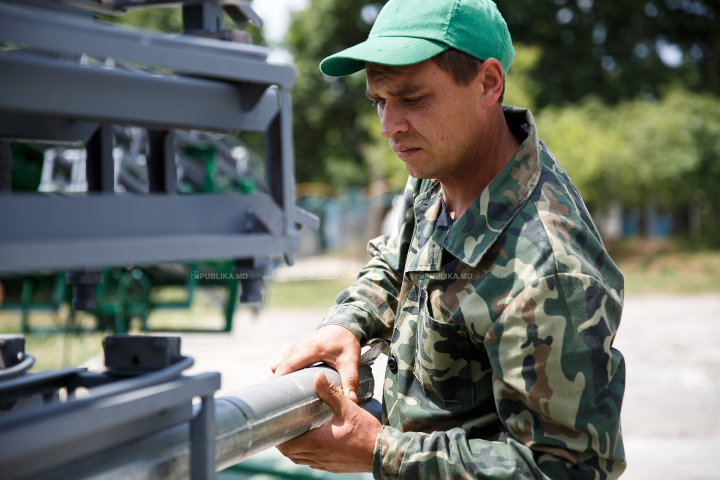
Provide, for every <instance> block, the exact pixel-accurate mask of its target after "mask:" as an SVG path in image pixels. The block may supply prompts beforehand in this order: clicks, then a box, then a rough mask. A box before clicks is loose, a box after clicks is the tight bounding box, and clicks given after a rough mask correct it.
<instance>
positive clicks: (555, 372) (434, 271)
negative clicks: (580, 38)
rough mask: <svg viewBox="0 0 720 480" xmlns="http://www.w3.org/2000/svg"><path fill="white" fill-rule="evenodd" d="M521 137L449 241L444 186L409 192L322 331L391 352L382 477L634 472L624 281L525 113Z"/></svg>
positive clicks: (379, 454)
mask: <svg viewBox="0 0 720 480" xmlns="http://www.w3.org/2000/svg"><path fill="white" fill-rule="evenodd" d="M504 113H505V117H506V120H507V122H508V125H509V126H510V128H511V130H513V132H514V133H515V134H516V135H517V136H518V137H519V138H524V141H523V142H522V144H521V145H520V148H519V149H518V150H517V152H516V153H515V155H514V156H513V157H512V158H511V159H510V161H509V162H508V164H507V165H506V166H505V168H504V169H503V170H502V171H501V172H500V174H499V175H498V176H497V177H496V178H495V179H494V180H493V181H492V182H491V184H490V185H489V186H488V187H487V188H486V189H485V190H484V191H483V192H482V193H481V194H480V196H479V197H478V198H477V199H476V200H475V201H474V203H473V204H472V205H471V206H470V208H469V209H468V210H467V211H466V212H465V213H464V214H463V215H462V216H461V217H460V218H459V219H457V221H456V222H455V223H454V224H452V225H451V226H450V227H449V228H448V226H447V225H444V223H445V222H438V221H437V220H438V215H439V213H440V211H441V208H442V202H441V197H442V191H441V187H440V184H439V183H437V182H434V181H432V180H418V179H415V178H410V179H409V181H408V185H407V188H406V190H405V204H404V207H405V208H404V210H405V217H404V218H403V219H402V220H401V222H400V225H399V228H398V229H397V230H396V232H395V233H394V234H393V235H391V236H389V237H380V238H377V239H375V240H372V241H371V242H370V244H369V252H370V254H371V256H372V259H371V261H370V262H369V263H368V264H367V266H366V267H365V268H364V269H363V270H362V271H361V272H360V275H359V276H358V279H357V280H356V282H355V283H354V284H353V285H352V286H351V287H350V288H348V289H347V290H346V291H344V292H342V293H341V294H340V295H339V296H338V299H337V303H338V304H337V306H335V307H333V308H332V309H331V310H330V313H329V315H328V316H327V317H326V318H325V319H324V320H323V322H322V323H321V325H320V326H321V327H322V326H324V325H328V324H338V325H342V326H345V327H346V328H348V329H350V330H351V331H352V332H353V333H354V334H355V335H356V336H357V337H358V338H359V339H360V342H361V344H363V345H365V344H367V343H368V342H369V341H371V340H372V339H376V338H380V339H386V341H387V343H388V344H389V352H388V353H389V356H390V357H392V358H391V360H390V361H389V362H388V363H389V365H390V366H392V363H393V362H392V360H393V359H394V360H395V362H396V364H397V369H396V370H395V371H393V370H391V368H390V366H389V367H388V369H387V370H386V376H385V383H384V395H383V424H384V426H383V428H382V430H381V432H380V434H379V435H378V439H377V442H376V446H375V453H374V461H373V470H374V471H373V474H374V476H375V478H378V479H380V478H388V479H393V478H408V479H409V478H412V479H416V478H417V479H425V478H427V479H450V478H462V479H470V478H489V479H510V478H512V479H517V478H551V479H565V478H574V479H583V480H585V479H613V478H617V477H619V476H620V474H621V473H622V472H623V470H624V469H625V455H624V451H623V445H622V438H621V431H620V406H621V402H622V397H623V390H624V383H625V367H624V361H623V357H622V355H621V354H620V352H618V351H617V350H615V349H614V348H613V347H612V342H613V339H614V337H615V334H616V332H617V328H618V324H619V322H620V315H621V311H622V302H623V277H622V274H621V273H620V271H619V270H618V269H617V267H616V266H615V264H614V263H613V262H612V260H611V259H610V257H609V256H608V254H607V252H606V250H605V247H604V245H603V243H602V240H601V238H600V235H599V234H598V232H597V229H596V227H595V225H594V224H593V222H592V220H591V218H590V216H589V215H588V212H587V210H586V208H585V205H584V204H583V202H582V200H581V199H580V197H579V195H578V193H577V191H576V189H575V187H574V186H573V185H572V183H571V181H570V179H569V178H568V176H567V175H566V173H565V171H564V170H563V168H562V167H561V166H560V164H559V163H558V162H557V160H555V158H554V157H553V156H552V154H551V153H550V152H549V151H548V149H547V147H546V146H545V145H544V144H543V143H542V142H541V141H540V140H539V139H538V136H537V133H536V129H535V125H534V120H533V118H532V115H531V114H530V112H529V111H527V110H521V109H516V108H512V107H505V108H504Z"/></svg>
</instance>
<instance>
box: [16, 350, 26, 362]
mask: <svg viewBox="0 0 720 480" xmlns="http://www.w3.org/2000/svg"><path fill="white" fill-rule="evenodd" d="M24 356H25V355H23V352H18V353H17V359H18V362H19V361H21V360H22V359H23V357H24Z"/></svg>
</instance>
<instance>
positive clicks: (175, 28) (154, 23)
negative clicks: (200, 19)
mask: <svg viewBox="0 0 720 480" xmlns="http://www.w3.org/2000/svg"><path fill="white" fill-rule="evenodd" d="M102 21H105V22H108V23H115V24H120V25H126V26H132V27H138V28H146V29H148V30H158V31H160V32H167V33H182V30H183V24H182V10H181V8H180V7H170V8H150V9H140V10H131V11H129V12H127V13H124V14H122V15H117V16H112V15H108V16H105V17H103V18H102Z"/></svg>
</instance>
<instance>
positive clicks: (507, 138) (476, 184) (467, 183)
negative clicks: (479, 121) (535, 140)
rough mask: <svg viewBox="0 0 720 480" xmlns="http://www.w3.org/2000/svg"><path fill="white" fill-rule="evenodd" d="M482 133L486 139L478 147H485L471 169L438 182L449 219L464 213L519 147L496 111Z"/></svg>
mask: <svg viewBox="0 0 720 480" xmlns="http://www.w3.org/2000/svg"><path fill="white" fill-rule="evenodd" d="M485 131H486V132H487V135H486V136H485V138H484V139H483V140H484V141H482V142H481V144H482V145H489V147H488V148H487V149H484V151H479V152H478V154H477V155H476V156H475V159H474V160H473V162H472V168H468V169H466V171H464V172H460V174H458V175H454V176H453V177H452V178H450V179H443V180H441V181H440V184H441V185H442V190H443V200H444V201H445V206H446V208H447V211H448V213H449V214H450V217H452V218H453V219H455V220H457V219H458V218H460V217H461V216H462V214H463V213H465V210H467V209H468V207H470V204H471V203H472V202H473V201H474V200H475V199H476V198H477V196H478V195H480V193H481V192H482V191H483V190H484V189H485V187H487V186H488V185H489V184H490V182H492V180H493V179H494V178H495V177H496V176H497V175H498V174H499V173H500V171H501V170H502V169H503V167H505V165H506V164H507V162H508V160H510V157H512V155H513V154H514V153H515V151H516V150H517V149H518V147H519V146H520V142H519V141H518V139H517V138H516V137H515V135H513V134H512V132H511V131H510V128H509V127H508V126H507V123H506V122H505V116H504V115H503V113H502V110H498V114H497V115H493V117H492V121H491V124H490V125H488V126H487V128H486V129H485Z"/></svg>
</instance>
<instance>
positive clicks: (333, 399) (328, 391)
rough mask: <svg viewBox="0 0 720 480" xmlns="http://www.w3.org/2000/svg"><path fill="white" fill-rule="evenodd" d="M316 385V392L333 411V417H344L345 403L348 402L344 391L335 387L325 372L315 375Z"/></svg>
mask: <svg viewBox="0 0 720 480" xmlns="http://www.w3.org/2000/svg"><path fill="white" fill-rule="evenodd" d="M314 383H315V392H316V393H317V394H318V397H320V400H322V401H323V402H325V403H327V405H328V407H330V409H331V410H332V411H333V415H335V416H336V417H342V414H343V403H344V402H346V401H348V400H347V398H346V397H345V395H343V394H342V391H341V390H340V389H339V388H337V387H336V386H335V385H333V384H332V382H331V381H330V380H328V378H327V376H326V375H325V374H324V373H323V372H318V373H316V374H315V378H314Z"/></svg>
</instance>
